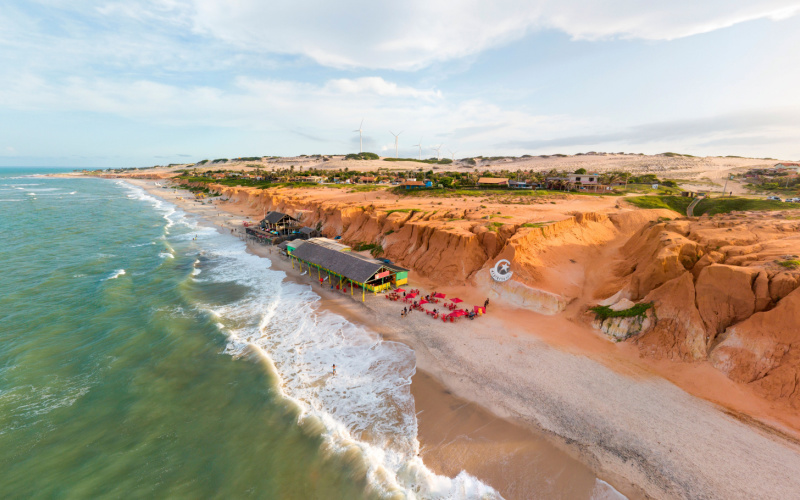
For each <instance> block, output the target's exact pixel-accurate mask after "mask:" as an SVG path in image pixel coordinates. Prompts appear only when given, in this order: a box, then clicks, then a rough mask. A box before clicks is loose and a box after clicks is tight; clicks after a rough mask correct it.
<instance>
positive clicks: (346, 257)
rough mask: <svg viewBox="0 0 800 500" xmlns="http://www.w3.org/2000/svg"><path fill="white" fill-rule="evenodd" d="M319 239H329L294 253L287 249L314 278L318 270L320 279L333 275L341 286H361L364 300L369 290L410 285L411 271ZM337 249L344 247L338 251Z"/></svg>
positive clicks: (308, 243) (307, 244) (310, 242)
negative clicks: (315, 271)
mask: <svg viewBox="0 0 800 500" xmlns="http://www.w3.org/2000/svg"><path fill="white" fill-rule="evenodd" d="M317 240H326V238H312V239H310V240H307V241H303V244H302V245H300V246H298V247H295V248H294V250H291V251H289V249H288V247H287V253H288V254H289V256H290V257H291V258H292V260H293V263H294V262H296V263H297V264H298V265H299V266H300V267H307V268H308V270H309V273H310V274H312V275H313V271H314V269H316V270H317V275H318V276H319V277H322V276H323V275H327V276H330V279H331V280H334V281H332V282H334V283H335V282H336V280H338V283H339V284H345V285H346V284H348V283H349V284H350V286H351V287H352V286H358V287H360V288H361V290H362V300H363V298H364V293H365V292H367V291H369V292H373V293H377V292H380V291H383V290H386V289H388V288H391V287H393V286H398V285H401V284H405V283H407V282H408V269H404V268H402V267H399V266H395V265H394V264H387V263H385V262H382V261H379V260H375V259H371V258H369V257H365V256H363V255H360V254H357V253H354V252H349V251H344V250H343V249H342V248H348V247H345V246H344V245H340V244H336V246H334V245H330V244H329V242H330V240H328V241H317ZM297 242H298V241H295V242H292V243H297ZM337 246H338V247H340V248H336V247H337ZM351 294H352V288H351Z"/></svg>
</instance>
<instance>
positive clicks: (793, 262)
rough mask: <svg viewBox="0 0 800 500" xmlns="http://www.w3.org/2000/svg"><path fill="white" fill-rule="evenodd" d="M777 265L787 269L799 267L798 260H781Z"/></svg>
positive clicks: (799, 262) (799, 261)
mask: <svg viewBox="0 0 800 500" xmlns="http://www.w3.org/2000/svg"><path fill="white" fill-rule="evenodd" d="M778 265H779V266H783V267H785V268H788V269H797V268H798V267H800V260H781V261H778Z"/></svg>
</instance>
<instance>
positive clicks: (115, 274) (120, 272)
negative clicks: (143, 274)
mask: <svg viewBox="0 0 800 500" xmlns="http://www.w3.org/2000/svg"><path fill="white" fill-rule="evenodd" d="M124 274H125V270H124V269H117V270H116V271H114V272H113V273H111V274H110V275H109V276H108V278H106V279H104V280H103V281H108V280H115V279H117V278H119V277H120V276H122V275H124Z"/></svg>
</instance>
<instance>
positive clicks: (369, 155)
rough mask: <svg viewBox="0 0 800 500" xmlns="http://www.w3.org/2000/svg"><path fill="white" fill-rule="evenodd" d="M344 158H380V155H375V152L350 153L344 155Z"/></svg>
mask: <svg viewBox="0 0 800 500" xmlns="http://www.w3.org/2000/svg"><path fill="white" fill-rule="evenodd" d="M344 159H345V160H380V159H381V158H380V156H378V155H376V154H375V153H367V152H363V153H358V154H356V153H350V154H349V155H347V156H345V157H344Z"/></svg>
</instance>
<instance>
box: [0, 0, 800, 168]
mask: <svg viewBox="0 0 800 500" xmlns="http://www.w3.org/2000/svg"><path fill="white" fill-rule="evenodd" d="M0 79H2V84H0V166H11V165H14V166H32V165H66V166H78V167H134V166H149V165H156V164H159V165H162V164H168V163H187V162H195V161H199V160H202V159H206V158H208V159H215V158H234V157H242V156H264V155H277V156H293V155H299V154H317V153H323V154H344V153H352V152H358V150H359V134H358V133H357V132H355V131H354V130H355V129H358V128H359V124H360V123H361V122H362V120H363V127H362V130H363V141H364V150H365V151H371V152H375V153H378V154H380V155H384V156H394V155H395V138H394V136H393V135H392V132H394V133H400V135H399V140H398V141H399V152H398V154H399V156H401V157H417V156H418V155H419V154H421V155H422V156H423V157H431V156H435V155H436V152H435V151H434V149H433V148H436V147H440V152H441V155H442V157H451V156H455V157H456V158H464V157H470V156H477V155H484V156H496V155H523V154H531V155H539V154H555V153H563V154H572V153H578V152H588V151H605V152H620V151H624V152H634V153H647V154H655V153H662V152H666V151H672V152H678V153H685V154H694V155H739V156H753V157H771V158H779V159H785V160H792V159H795V160H796V159H799V158H800V140H799V139H800V0H798V1H787V0H760V1H759V2H753V1H752V0H699V1H698V0H671V1H670V2H654V1H646V0H494V1H492V2H486V1H477V0H460V1H454V0H406V1H404V2H391V3H390V2H376V1H374V0H373V1H356V0H338V1H336V2H331V1H330V0H303V1H297V0H295V1H284V0H270V1H268V2H265V1H263V0H236V1H232V0H125V1H113V0H112V1H93V0H70V1H68V2H67V1H63V0H62V1H59V0H4V2H3V5H2V7H0ZM417 144H421V145H422V146H421V149H422V150H421V152H420V147H419V146H416V145H417Z"/></svg>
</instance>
